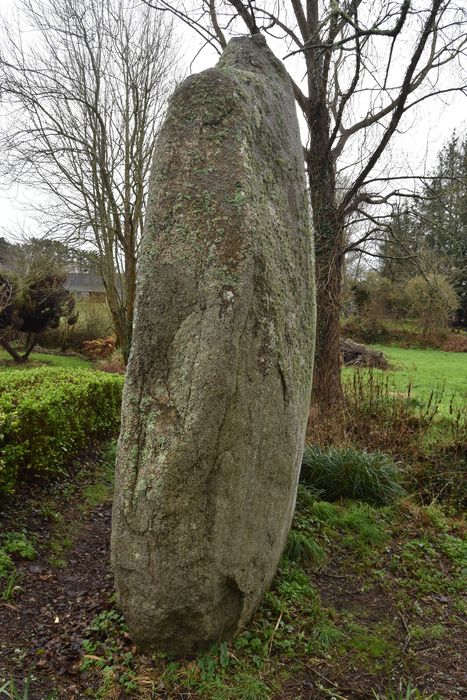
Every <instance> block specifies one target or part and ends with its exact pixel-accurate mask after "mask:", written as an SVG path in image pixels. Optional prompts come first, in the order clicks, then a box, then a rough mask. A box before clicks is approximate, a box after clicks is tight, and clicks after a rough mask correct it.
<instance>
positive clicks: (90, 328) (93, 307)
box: [40, 299, 113, 352]
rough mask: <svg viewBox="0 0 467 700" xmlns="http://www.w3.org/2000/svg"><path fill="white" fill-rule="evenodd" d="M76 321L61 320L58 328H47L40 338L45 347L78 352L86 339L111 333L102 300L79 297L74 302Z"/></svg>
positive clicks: (106, 310)
mask: <svg viewBox="0 0 467 700" xmlns="http://www.w3.org/2000/svg"><path fill="white" fill-rule="evenodd" d="M76 311H77V313H78V319H77V322H76V323H75V324H74V325H73V326H70V325H68V324H67V323H65V322H64V321H62V322H61V323H60V325H59V327H58V328H55V329H51V330H48V331H47V332H46V333H45V334H44V335H43V336H42V338H41V341H40V342H41V345H43V346H44V347H46V348H60V349H61V350H62V351H65V350H69V349H72V350H75V351H76V352H79V351H80V350H81V347H82V345H83V343H84V342H85V341H86V340H96V339H98V338H105V337H107V336H109V335H111V334H112V333H113V323H112V317H111V315H110V311H109V307H108V306H107V304H106V303H104V302H102V301H93V300H89V299H81V300H80V301H78V302H77V304H76Z"/></svg>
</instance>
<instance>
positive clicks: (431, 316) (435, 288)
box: [406, 275, 458, 336]
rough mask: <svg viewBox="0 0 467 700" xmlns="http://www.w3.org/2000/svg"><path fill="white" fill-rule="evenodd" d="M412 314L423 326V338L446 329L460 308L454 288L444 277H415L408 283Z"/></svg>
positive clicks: (407, 290) (407, 288)
mask: <svg viewBox="0 0 467 700" xmlns="http://www.w3.org/2000/svg"><path fill="white" fill-rule="evenodd" d="M406 292H407V295H408V298H409V305H410V312H411V313H412V315H413V317H414V318H418V319H419V320H420V322H421V323H422V326H423V336H426V335H428V334H429V333H430V332H433V330H434V329H441V328H445V327H446V326H447V325H448V323H449V319H450V318H451V316H452V315H453V313H454V311H455V310H456V308H457V306H458V298H457V295H456V292H455V290H454V287H453V286H452V285H451V284H450V282H449V281H448V280H447V279H446V278H445V277H443V276H442V275H429V276H427V277H422V276H421V275H420V276H417V277H413V278H412V279H410V280H409V281H408V282H407V286H406Z"/></svg>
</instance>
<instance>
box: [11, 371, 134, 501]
mask: <svg viewBox="0 0 467 700" xmlns="http://www.w3.org/2000/svg"><path fill="white" fill-rule="evenodd" d="M122 387H123V377H121V376H119V375H111V374H104V373H101V372H97V371H94V370H88V369H80V370H72V371H70V370H69V369H63V368H58V367H41V368H39V369H31V370H16V369H12V370H8V371H5V372H2V373H0V495H2V494H8V493H12V492H13V491H14V487H15V484H16V483H17V482H18V481H19V480H22V479H26V478H28V477H29V476H35V477H41V478H43V477H44V478H47V477H50V476H52V475H55V474H59V473H60V472H61V471H62V470H63V465H64V462H66V461H67V460H68V459H69V458H70V457H73V456H75V455H76V454H77V453H78V452H79V451H80V450H82V449H83V448H85V447H86V446H87V445H88V444H89V442H90V440H92V439H94V438H102V437H105V436H107V435H110V434H112V433H115V432H117V431H118V428H119V425H120V404H121V397H122Z"/></svg>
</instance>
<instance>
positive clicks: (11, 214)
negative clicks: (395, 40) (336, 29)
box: [0, 0, 467, 238]
mask: <svg viewBox="0 0 467 700" xmlns="http://www.w3.org/2000/svg"><path fill="white" fill-rule="evenodd" d="M16 1H17V0H0V14H2V15H5V14H6V13H10V12H11V11H12V10H14V8H15V4H16ZM103 1H104V0H103ZM177 32H178V35H179V38H180V41H179V45H180V47H181V51H182V54H183V58H182V62H183V64H184V70H185V72H186V73H188V72H189V71H190V66H191V69H192V71H193V72H197V71H200V70H203V69H204V68H207V67H210V66H212V65H214V63H215V62H216V61H217V54H216V52H215V51H214V50H213V49H210V48H209V47H207V48H206V49H205V50H204V51H203V52H202V53H201V54H200V55H199V56H198V57H197V58H195V60H194V62H193V65H191V63H192V61H193V59H194V57H195V56H196V54H197V53H198V51H199V48H200V44H199V43H198V41H197V39H196V36H195V35H194V33H193V32H192V31H190V30H189V29H188V28H187V27H186V26H185V25H181V26H179V27H177ZM272 48H273V49H274V50H276V52H277V54H278V56H279V57H282V56H281V54H280V50H281V49H282V47H278V46H272ZM278 48H279V50H277V49H278ZM292 60H293V59H292ZM287 67H288V69H289V71H290V72H291V73H292V74H295V75H296V69H295V68H294V66H293V65H292V66H291V65H289V63H287ZM296 79H297V78H296ZM444 79H446V78H444ZM298 80H299V78H298ZM466 107H467V100H466V97H465V96H464V95H461V94H452V93H448V94H447V95H446V97H445V99H444V100H441V99H436V98H435V99H430V100H427V101H426V102H423V103H421V105H420V106H419V107H418V108H417V109H415V110H414V111H413V112H411V113H410V116H408V117H407V118H406V121H405V123H404V124H403V131H402V132H401V133H399V134H398V135H397V136H396V137H395V138H394V139H393V141H392V142H391V148H390V153H389V154H388V155H387V157H386V158H385V159H384V160H382V161H381V163H380V165H379V173H380V174H383V173H386V174H388V172H389V170H390V172H391V174H392V175H396V174H401V173H402V172H404V171H405V172H407V173H417V174H424V173H427V172H429V170H430V168H432V167H433V165H434V163H435V161H436V156H437V153H438V151H439V150H440V149H441V148H442V146H443V144H444V143H445V142H446V140H447V139H448V138H449V137H450V135H451V133H452V132H453V130H454V129H456V130H457V132H458V133H460V134H464V133H465V132H466V130H467V109H466ZM0 157H2V154H1V153H0ZM375 174H376V175H377V174H378V173H375ZM38 197H40V198H41V199H42V200H43V197H44V195H43V194H40V195H38V193H37V192H36V191H35V190H33V189H27V188H25V187H18V186H16V185H15V184H14V183H13V184H10V185H9V186H8V184H7V183H5V182H1V181H0V236H1V235H3V236H6V237H8V238H11V237H12V236H15V235H17V233H18V232H20V231H24V232H25V233H26V234H28V235H38V234H40V233H41V232H40V231H38V230H37V226H36V223H35V222H34V220H33V219H32V218H31V216H32V215H31V214H30V213H29V212H28V205H31V204H34V202H35V201H37V199H38Z"/></svg>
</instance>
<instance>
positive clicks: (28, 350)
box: [0, 334, 36, 364]
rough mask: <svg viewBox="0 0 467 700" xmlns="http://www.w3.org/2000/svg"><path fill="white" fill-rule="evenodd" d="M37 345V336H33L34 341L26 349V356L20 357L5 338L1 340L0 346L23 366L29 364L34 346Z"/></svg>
mask: <svg viewBox="0 0 467 700" xmlns="http://www.w3.org/2000/svg"><path fill="white" fill-rule="evenodd" d="M35 344H36V336H35V335H34V334H33V335H32V339H31V340H30V341H29V343H28V346H27V348H26V352H25V353H24V355H20V354H19V353H18V352H16V350H15V349H14V347H13V346H12V345H10V343H9V342H8V341H7V340H5V339H4V338H0V345H1V346H2V348H4V349H5V350H6V351H7V353H8V354H9V355H10V357H11V358H12V359H13V360H14V361H15V362H17V363H18V364H22V363H23V362H27V361H28V359H29V355H30V354H31V352H32V351H33V349H34V346H35Z"/></svg>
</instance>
